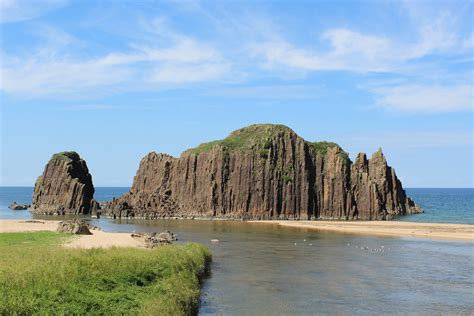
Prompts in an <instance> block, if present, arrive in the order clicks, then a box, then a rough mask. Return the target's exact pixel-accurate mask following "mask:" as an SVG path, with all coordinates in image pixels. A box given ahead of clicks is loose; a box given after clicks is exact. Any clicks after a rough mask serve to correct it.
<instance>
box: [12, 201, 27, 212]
mask: <svg viewBox="0 0 474 316" xmlns="http://www.w3.org/2000/svg"><path fill="white" fill-rule="evenodd" d="M8 208H9V209H11V210H14V211H22V210H27V209H29V208H30V205H29V204H18V203H16V202H13V203H12V204H10V205H8Z"/></svg>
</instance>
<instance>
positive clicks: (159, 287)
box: [0, 232, 211, 315]
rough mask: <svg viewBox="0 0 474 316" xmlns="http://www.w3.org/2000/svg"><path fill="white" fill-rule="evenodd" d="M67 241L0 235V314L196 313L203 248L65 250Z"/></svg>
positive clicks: (46, 235)
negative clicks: (64, 243)
mask: <svg viewBox="0 0 474 316" xmlns="http://www.w3.org/2000/svg"><path fill="white" fill-rule="evenodd" d="M66 238H74V237H71V236H70V235H69V236H67V235H63V234H59V233H54V232H34V233H1V234H0V253H1V254H2V255H1V256H0V315H32V314H35V315H36V314H39V315H50V314H52V315H117V314H120V315H193V314H196V313H197V308H198V306H199V293H200V285H199V279H200V277H201V276H202V275H203V274H204V273H205V271H206V269H207V268H208V265H209V262H210V260H211V254H210V252H209V251H208V250H207V248H206V247H205V246H202V245H199V244H186V245H183V246H165V247H161V248H157V249H151V250H150V249H137V248H110V249H87V250H86V249H66V248H64V247H62V246H61V244H62V243H63V242H64V241H65V240H66Z"/></svg>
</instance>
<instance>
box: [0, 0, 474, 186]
mask: <svg viewBox="0 0 474 316" xmlns="http://www.w3.org/2000/svg"><path fill="white" fill-rule="evenodd" d="M473 15H474V2H473V1H456V0H455V1H436V0H433V1H302V0H300V1H290V0H288V1H145V0H139V1H137V0H135V1H121V0H115V1H92V0H84V1H67V0H37V1H33V0H0V23H1V24H0V29H1V30H0V31H1V33H0V35H1V36H0V124H1V128H0V133H1V134H0V141H1V143H0V166H1V168H0V185H4V186H32V185H33V184H34V182H35V179H36V178H37V176H39V175H40V174H41V173H42V171H43V169H44V166H45V164H46V163H47V161H48V160H49V158H50V157H51V155H52V154H53V153H55V152H59V151H65V150H75V151H77V152H78V153H79V154H80V155H81V157H83V158H84V159H85V160H86V161H87V164H88V166H89V170H90V172H91V174H92V176H93V182H94V184H95V185H96V186H129V185H131V183H132V181H133V176H134V175H135V172H136V170H137V168H138V165H139V162H140V160H141V159H142V158H143V157H144V156H145V155H146V154H147V153H149V152H151V151H156V152H165V153H169V154H171V155H174V156H179V155H180V153H181V152H182V151H184V150H185V149H187V148H190V147H195V146H196V145H198V144H200V143H203V142H207V141H211V140H215V139H222V138H224V137H226V136H227V135H228V134H229V133H230V132H231V131H233V130H235V129H238V128H241V127H244V126H247V125H250V124H254V123H278V124H285V125H287V126H289V127H290V128H292V129H293V130H294V131H295V132H296V133H298V134H299V135H300V136H301V137H303V138H305V139H306V140H310V141H319V140H327V141H334V142H337V143H338V144H340V145H341V146H342V147H343V148H344V149H345V150H346V151H347V152H348V153H349V154H350V157H351V158H352V159H354V157H355V156H356V155H357V153H359V152H366V153H367V154H368V156H370V155H371V154H372V153H373V152H375V151H376V150H377V149H378V148H379V147H381V148H382V149H383V152H384V154H385V155H386V158H387V160H388V163H389V165H391V166H393V167H394V168H395V170H396V172H397V175H398V176H399V178H400V179H401V181H402V183H403V184H404V186H405V187H473V186H474V183H473V182H474V180H473V178H474V175H473V152H474V144H473V133H474V127H473V125H474V123H473V118H474V116H473V113H474V112H473V110H474V107H473V83H474V68H473V58H474V56H473V55H474V53H473V52H474V38H473V22H472V21H474V16H473Z"/></svg>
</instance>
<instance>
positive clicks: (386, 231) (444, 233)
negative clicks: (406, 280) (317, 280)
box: [248, 220, 474, 243]
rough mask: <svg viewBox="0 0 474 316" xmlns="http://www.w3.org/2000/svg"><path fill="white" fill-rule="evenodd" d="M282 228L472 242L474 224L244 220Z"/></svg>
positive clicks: (473, 238) (473, 240) (473, 239)
mask: <svg viewBox="0 0 474 316" xmlns="http://www.w3.org/2000/svg"><path fill="white" fill-rule="evenodd" d="M248 222H249V223H256V224H258V223H260V224H266V225H277V226H282V227H292V228H304V229H312V230H319V231H328V232H337V233H344V234H346V233H347V234H357V235H366V236H387V237H415V238H428V239H436V240H457V241H464V242H471V243H472V242H474V225H469V224H444V223H420V222H399V221H281V220H267V221H248Z"/></svg>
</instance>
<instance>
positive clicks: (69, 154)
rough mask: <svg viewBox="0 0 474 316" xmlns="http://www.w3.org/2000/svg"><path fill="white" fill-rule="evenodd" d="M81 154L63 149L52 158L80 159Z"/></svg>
mask: <svg viewBox="0 0 474 316" xmlns="http://www.w3.org/2000/svg"><path fill="white" fill-rule="evenodd" d="M79 159H81V158H80V157H79V154H78V153H77V152H75V151H62V152H59V153H56V154H54V155H53V156H52V157H51V160H79Z"/></svg>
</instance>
